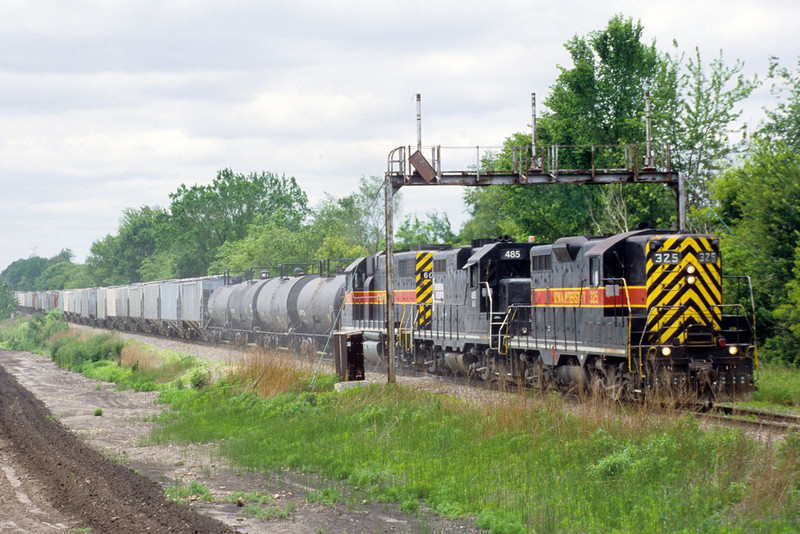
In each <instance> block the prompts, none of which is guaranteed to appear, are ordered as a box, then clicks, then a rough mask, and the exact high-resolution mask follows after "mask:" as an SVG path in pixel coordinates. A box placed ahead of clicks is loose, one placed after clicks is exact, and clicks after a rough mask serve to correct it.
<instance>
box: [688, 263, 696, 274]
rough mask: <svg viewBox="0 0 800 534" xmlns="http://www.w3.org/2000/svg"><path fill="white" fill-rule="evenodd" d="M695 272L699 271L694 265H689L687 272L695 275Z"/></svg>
mask: <svg viewBox="0 0 800 534" xmlns="http://www.w3.org/2000/svg"><path fill="white" fill-rule="evenodd" d="M695 271H697V269H695V267H694V265H689V266H688V267H687V268H686V272H687V273H689V274H694V273H695Z"/></svg>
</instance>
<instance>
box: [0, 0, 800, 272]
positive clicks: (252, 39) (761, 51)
mask: <svg viewBox="0 0 800 534" xmlns="http://www.w3.org/2000/svg"><path fill="white" fill-rule="evenodd" d="M617 13H621V14H623V15H625V16H629V17H633V18H634V19H638V20H641V22H642V25H643V27H644V30H645V34H646V39H647V41H650V40H651V39H656V41H657V43H658V45H659V48H660V49H661V50H664V51H666V50H668V49H670V48H671V46H672V41H673V39H675V40H677V42H678V44H679V46H680V49H681V50H684V51H687V52H691V51H692V50H693V49H694V47H695V46H699V47H700V50H701V52H702V53H703V54H704V57H705V58H707V59H711V58H712V57H713V56H715V55H716V54H718V53H719V50H720V49H722V50H723V51H724V54H725V57H726V59H727V60H728V61H729V62H733V61H734V60H735V59H742V60H743V61H745V64H746V72H747V73H748V74H758V75H759V76H761V77H763V76H764V74H765V73H766V67H767V63H768V58H769V57H770V56H771V55H775V56H778V57H780V58H781V59H782V60H783V63H784V64H785V65H787V66H795V65H796V64H797V59H798V56H800V31H799V30H800V3H798V2H797V1H796V0H785V1H783V0H781V1H777V0H775V1H768V0H761V1H754V0H751V1H730V0H727V1H711V0H692V1H687V0H672V1H669V2H656V1H645V2H642V1H640V0H639V1H621V0H610V1H605V2H602V3H600V2H577V1H568V0H567V1H558V2H555V1H545V0H529V1H503V0H500V1H497V0H495V1H491V2H490V1H485V0H482V1H473V0H458V1H444V2H436V1H426V2H420V1H415V0H403V1H396V2H382V1H379V0H368V1H350V0H340V1H338V2H309V1H303V0H298V1H294V2H291V1H286V0H283V1H280V2H275V1H260V2H256V1H231V0H226V1H224V2H220V1H213V2H212V1H206V0H185V1H169V0H160V1H157V2H155V1H146V0H135V1H133V0H130V1H128V0H114V1H108V0H104V1H65V0H55V1H50V2H48V1H38V0H2V1H0V50H2V53H0V270H2V269H4V268H5V267H6V266H7V265H8V264H9V263H11V262H12V261H14V260H16V259H19V258H26V257H28V256H29V255H31V254H32V253H35V254H36V255H39V256H42V257H50V256H53V255H55V254H57V253H58V252H59V251H60V250H61V249H63V248H70V249H72V250H73V251H74V252H75V254H76V258H75V259H76V261H81V262H82V261H83V260H84V259H85V257H86V255H87V254H88V253H89V248H90V247H91V244H92V242H93V241H95V240H97V239H101V238H103V237H104V236H105V235H106V234H108V233H115V232H116V230H117V227H118V223H119V218H120V216H121V215H122V210H123V209H124V208H126V207H135V208H138V207H141V206H144V205H151V206H152V205H158V206H163V207H166V206H167V205H168V204H169V198H168V195H169V193H170V192H173V191H175V190H176V189H177V187H178V186H179V185H180V184H181V183H185V184H187V185H192V184H195V183H201V184H206V183H209V182H210V181H211V180H212V179H213V178H214V176H215V175H216V171H217V170H218V169H222V168H226V167H229V168H232V169H233V170H234V171H235V172H242V173H249V172H251V171H262V170H265V171H271V172H274V173H278V174H285V175H287V176H294V177H295V178H296V179H297V181H298V183H299V184H300V185H301V187H302V188H303V189H304V190H305V191H306V192H307V193H308V195H309V198H310V200H311V202H312V204H315V203H316V202H318V201H319V200H320V199H321V198H322V196H323V194H324V193H326V192H327V193H331V194H333V195H337V196H339V195H345V194H349V193H351V192H353V191H354V190H355V189H356V187H357V184H358V180H359V179H360V178H361V177H363V176H373V175H375V176H382V175H383V173H384V172H385V170H386V158H387V155H388V153H389V151H390V150H391V149H393V148H395V147H397V146H400V145H409V144H415V143H416V122H415V105H414V94H415V93H421V94H422V113H423V143H424V144H426V145H446V146H462V145H463V146H475V145H500V144H501V143H502V141H503V139H504V138H505V137H506V136H508V135H510V134H512V133H514V132H516V131H526V130H528V128H529V127H528V124H530V93H531V92H536V93H537V94H538V95H539V100H540V102H541V101H542V100H544V98H545V97H546V96H547V94H548V92H549V87H550V86H551V85H552V84H553V82H554V81H555V78H556V76H557V74H558V69H557V65H563V66H569V65H570V62H569V58H568V56H567V54H566V51H565V50H564V47H563V44H564V43H565V42H566V41H567V40H568V39H570V38H571V37H572V36H574V35H576V34H578V35H585V34H587V33H588V32H590V31H593V30H596V29H602V28H604V27H605V26H606V24H607V22H608V20H609V19H610V18H611V17H612V16H613V15H614V14H617ZM770 102H771V100H770V98H769V91H768V90H766V89H763V90H760V91H759V92H758V93H757V94H756V95H755V96H754V97H753V98H751V101H750V102H749V103H748V105H747V108H746V110H745V116H744V120H746V121H748V122H751V123H756V122H757V121H758V120H759V118H760V108H761V107H762V106H763V105H766V104H769V103H770ZM442 209H444V210H446V211H447V213H448V215H449V217H450V219H451V221H453V223H454V227H455V228H454V229H455V230H458V228H459V227H460V225H461V224H462V223H463V222H464V220H465V215H464V214H463V213H462V211H463V204H462V202H461V192H460V191H459V190H458V189H453V188H434V189H431V188H426V189H422V188H406V189H404V191H403V214H409V213H414V212H417V213H419V214H420V216H422V215H424V214H425V213H426V212H429V211H434V210H442Z"/></svg>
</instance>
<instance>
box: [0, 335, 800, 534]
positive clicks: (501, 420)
mask: <svg viewBox="0 0 800 534" xmlns="http://www.w3.org/2000/svg"><path fill="white" fill-rule="evenodd" d="M47 320H48V319H45V320H44V322H42V323H41V324H40V325H39V326H38V327H34V328H31V327H24V328H23V327H21V326H19V325H16V324H15V325H13V326H11V327H8V328H7V329H6V330H4V332H3V334H0V336H2V337H0V339H2V340H3V341H2V342H3V343H6V339H7V338H6V332H11V331H12V330H13V331H14V332H16V333H15V334H14V335H13V336H11V338H12V339H15V340H19V339H21V337H24V336H21V334H19V331H21V330H24V329H26V328H27V329H28V330H29V331H31V332H38V333H36V336H37V338H43V336H44V333H46V332H44V333H43V325H45V324H49V323H47ZM37 328H38V330H37ZM14 329H16V330H14ZM56 330H58V329H54V331H56ZM50 335H51V336H52V333H51V334H50ZM72 336H74V335H73V334H71V333H69V332H68V333H66V334H64V333H59V334H57V335H56V336H55V341H54V342H51V344H50V349H49V351H50V352H51V353H52V356H53V358H54V359H56V358H57V357H58V353H59V350H55V351H53V348H52V347H55V346H58V345H59V344H61V346H62V347H63V346H70V345H71V344H75V346H78V345H82V346H84V350H78V349H70V352H69V354H70V355H71V356H70V358H68V359H65V362H66V365H68V366H69V367H70V368H74V369H76V370H82V371H83V372H84V373H86V374H88V375H90V376H96V377H97V376H102V377H103V378H105V379H107V380H112V381H115V382H117V383H118V384H120V386H121V387H132V388H137V387H138V388H144V389H156V390H159V391H160V400H161V402H163V403H165V406H166V407H167V408H168V409H167V410H165V411H164V412H163V415H162V416H161V417H160V419H159V421H158V425H157V427H156V430H155V432H154V434H153V436H152V438H151V439H152V440H154V441H156V442H178V443H190V442H210V443H215V444H217V445H218V447H219V452H220V453H221V454H222V455H224V456H225V457H226V458H227V459H228V461H229V462H231V463H234V464H236V465H240V466H242V467H243V468H250V469H254V470H259V471H273V470H281V469H284V470H285V469H296V470H301V471H313V472H318V473H320V474H322V475H324V476H325V477H327V479H328V480H329V484H328V487H327V488H325V489H323V490H321V491H319V492H315V493H314V494H313V495H309V496H307V498H308V499H309V500H312V499H313V500H315V501H316V502H325V503H334V502H337V501H338V502H342V503H345V504H348V503H351V502H352V503H356V502H359V503H360V502H363V500H371V501H386V502H398V503H400V504H401V507H402V508H403V509H405V510H407V511H411V512H414V511H418V510H423V509H426V510H427V509H430V510H433V511H435V512H436V513H439V514H442V515H446V516H470V517H473V518H474V519H475V522H476V524H477V525H478V526H480V527H483V528H486V529H488V530H490V531H492V532H500V533H504V532H562V531H570V532H587V531H615V532H634V531H635V532H640V531H658V532H671V531H708V532H731V531H733V532H750V531H754V530H763V531H769V532H775V531H785V532H795V531H798V530H800V516H799V515H798V514H797V510H798V507H799V506H800V436H797V435H791V436H789V437H788V438H787V439H785V440H778V439H777V438H776V437H775V438H774V439H773V437H772V436H769V435H752V434H748V433H745V432H744V431H742V430H735V429H727V428H716V427H712V428H704V427H702V426H701V425H700V423H698V422H697V421H695V420H694V419H693V418H691V417H689V416H685V415H679V414H669V413H664V411H663V410H662V411H651V410H648V409H647V408H646V407H642V406H631V405H628V406H618V405H614V404H612V403H609V402H607V401H605V400H603V399H599V398H589V399H585V400H584V402H581V403H573V402H567V401H565V400H564V399H563V398H562V397H561V396H560V395H558V394H556V393H549V394H532V393H530V392H524V393H518V394H502V395H500V394H493V395H486V396H484V397H482V399H483V400H481V401H479V402H478V401H468V400H464V399H463V398H461V397H459V396H445V395H441V394H434V393H431V392H428V391H425V390H423V389H418V388H411V387H404V386H393V385H386V384H374V385H371V386H369V387H366V388H361V389H353V390H349V391H347V392H345V393H341V394H339V393H335V392H333V383H334V382H335V380H336V378H335V377H333V376H331V375H323V374H318V375H315V374H314V369H313V366H312V365H311V364H308V365H305V366H304V365H299V366H298V364H297V361H296V360H294V359H289V358H287V357H286V356H284V355H282V354H265V353H261V354H258V353H252V354H249V355H248V356H246V357H244V358H241V359H237V360H236V361H235V362H233V361H232V362H230V363H229V365H228V366H226V367H225V369H213V368H209V367H208V365H207V364H204V363H203V362H201V361H198V360H196V359H194V358H192V357H189V356H186V355H174V354H165V353H162V352H159V351H153V350H151V349H149V348H147V347H144V346H137V345H132V346H131V345H124V346H123V347H122V348H121V349H120V350H119V351H117V350H116V348H115V347H116V345H115V343H117V342H118V340H116V341H115V339H114V338H113V337H110V338H108V339H106V340H105V341H103V342H101V341H98V340H96V339H97V338H89V339H83V340H81V339H74V340H72V341H69V342H66V341H62V340H63V339H67V338H69V339H72ZM76 337H79V336H76ZM100 337H105V336H100ZM98 347H106V348H105V349H98ZM9 348H12V347H9ZM25 350H30V349H25ZM104 351H105V352H104ZM78 353H80V354H85V355H86V358H85V359H84V360H83V361H82V363H81V361H80V358H78V357H76V356H75V354H78ZM57 361H58V360H57ZM792 377H794V379H792ZM797 377H798V374H797V370H796V369H792V368H778V367H777V366H775V367H772V368H770V367H769V366H767V367H766V368H762V372H761V381H762V382H761V387H762V389H761V392H760V395H764V398H762V399H759V400H758V401H757V402H761V403H774V402H777V401H780V402H782V403H783V404H784V405H792V404H797V400H796V399H798V397H797V391H795V388H796V387H797V386H795V384H796V383H797V382H798V380H797ZM770 391H777V392H780V393H778V394H776V393H769V392H770Z"/></svg>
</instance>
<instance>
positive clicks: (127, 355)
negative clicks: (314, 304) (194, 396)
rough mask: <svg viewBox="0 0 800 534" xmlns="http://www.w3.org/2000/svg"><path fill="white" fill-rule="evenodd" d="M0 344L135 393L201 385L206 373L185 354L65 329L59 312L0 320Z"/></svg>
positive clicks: (205, 368)
mask: <svg viewBox="0 0 800 534" xmlns="http://www.w3.org/2000/svg"><path fill="white" fill-rule="evenodd" d="M0 347H3V348H6V349H9V350H21V351H27V352H35V353H38V354H42V355H46V356H49V357H50V358H51V359H52V360H53V361H54V362H55V363H56V364H57V365H58V366H59V367H63V368H65V369H69V370H70V371H74V372H78V373H82V374H83V375H84V376H86V377H87V378H95V379H98V380H103V381H106V382H113V383H115V384H117V386H118V387H119V388H120V389H133V390H135V391H157V390H161V389H166V388H170V387H171V388H177V389H180V388H182V387H184V386H193V387H201V386H203V385H205V384H206V383H207V382H208V377H209V376H210V374H211V370H210V367H209V364H208V363H207V362H205V361H203V360H202V359H200V358H197V357H195V356H192V355H189V354H179V353H174V352H171V351H162V350H156V349H153V348H151V347H148V346H146V345H143V344H141V343H135V342H133V341H123V340H122V339H120V338H119V336H117V335H116V334H113V333H104V334H100V335H96V334H93V333H92V332H91V331H87V330H78V329H74V328H69V327H68V325H67V323H66V321H65V320H64V319H63V316H62V315H61V312H60V310H53V311H50V312H48V313H47V314H46V315H41V314H34V315H32V316H27V317H20V318H17V319H16V320H13V321H5V322H3V324H2V327H0Z"/></svg>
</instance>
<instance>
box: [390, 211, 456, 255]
mask: <svg viewBox="0 0 800 534" xmlns="http://www.w3.org/2000/svg"><path fill="white" fill-rule="evenodd" d="M457 240H458V236H456V234H454V233H453V229H452V227H451V225H450V218H449V217H448V216H447V214H446V213H444V212H441V213H439V212H433V213H428V214H427V215H426V217H425V219H423V220H422V221H420V220H419V218H418V217H417V216H416V215H413V216H410V215H409V216H408V217H406V218H405V220H404V221H403V224H401V225H400V228H398V230H397V245H396V248H397V249H398V250H400V249H407V248H411V246H413V245H454V244H455V243H456V241H457Z"/></svg>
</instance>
